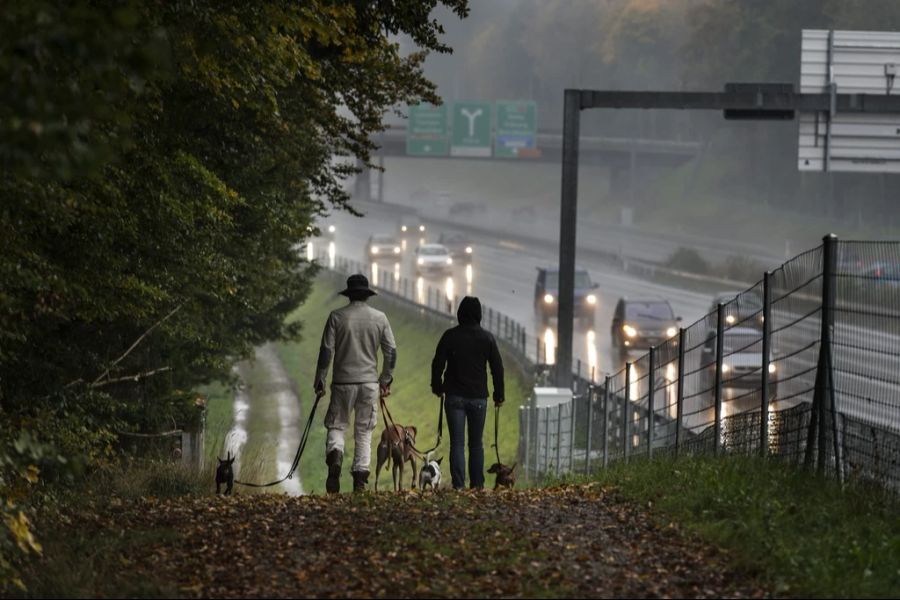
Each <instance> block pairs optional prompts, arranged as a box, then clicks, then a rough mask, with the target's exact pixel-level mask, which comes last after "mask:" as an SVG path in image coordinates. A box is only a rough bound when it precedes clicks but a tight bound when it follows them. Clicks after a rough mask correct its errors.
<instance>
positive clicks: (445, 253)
mask: <svg viewBox="0 0 900 600" xmlns="http://www.w3.org/2000/svg"><path fill="white" fill-rule="evenodd" d="M415 259H416V273H417V274H419V275H434V274H436V273H437V274H444V273H450V272H451V271H452V270H453V257H452V256H450V251H449V250H447V247H446V246H443V245H441V244H422V245H420V246H417V247H416V252H415Z"/></svg>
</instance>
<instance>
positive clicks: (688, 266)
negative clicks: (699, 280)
mask: <svg viewBox="0 0 900 600" xmlns="http://www.w3.org/2000/svg"><path fill="white" fill-rule="evenodd" d="M666 266H667V267H669V268H670V269H675V270H676V271H688V272H690V273H696V274H698V275H707V274H709V270H710V269H709V263H708V262H706V260H705V259H704V258H703V257H702V256H700V253H699V252H697V251H696V250H694V249H693V248H685V247H680V248H678V249H677V250H676V251H675V252H673V253H672V256H670V257H669V260H667V261H666Z"/></svg>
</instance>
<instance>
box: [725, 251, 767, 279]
mask: <svg viewBox="0 0 900 600" xmlns="http://www.w3.org/2000/svg"><path fill="white" fill-rule="evenodd" d="M765 270H766V267H765V266H764V265H763V264H762V263H760V262H758V261H755V260H753V259H752V258H747V257H746V256H739V255H732V256H729V257H728V259H727V260H725V262H724V264H723V265H722V272H723V277H725V278H726V279H732V280H734V281H746V282H748V283H755V282H757V281H759V280H760V279H762V277H763V273H764V272H765Z"/></svg>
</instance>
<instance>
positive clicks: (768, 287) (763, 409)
mask: <svg viewBox="0 0 900 600" xmlns="http://www.w3.org/2000/svg"><path fill="white" fill-rule="evenodd" d="M771 275H772V274H771V273H770V272H769V271H766V272H765V273H764V274H763V314H762V319H763V339H762V375H761V376H762V387H761V388H760V394H761V395H762V398H761V399H760V401H759V409H760V410H759V414H760V416H759V453H760V455H762V456H766V455H767V454H768V453H769V364H770V363H771V357H770V354H771V352H772V281H771Z"/></svg>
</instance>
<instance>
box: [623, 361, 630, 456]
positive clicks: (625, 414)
mask: <svg viewBox="0 0 900 600" xmlns="http://www.w3.org/2000/svg"><path fill="white" fill-rule="evenodd" d="M630 409H631V363H630V362H627V363H625V404H624V405H623V406H622V458H623V459H624V460H625V462H628V446H629V445H630V440H629V439H628V417H629V416H631V415H629V414H628V413H629V412H631V411H630Z"/></svg>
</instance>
